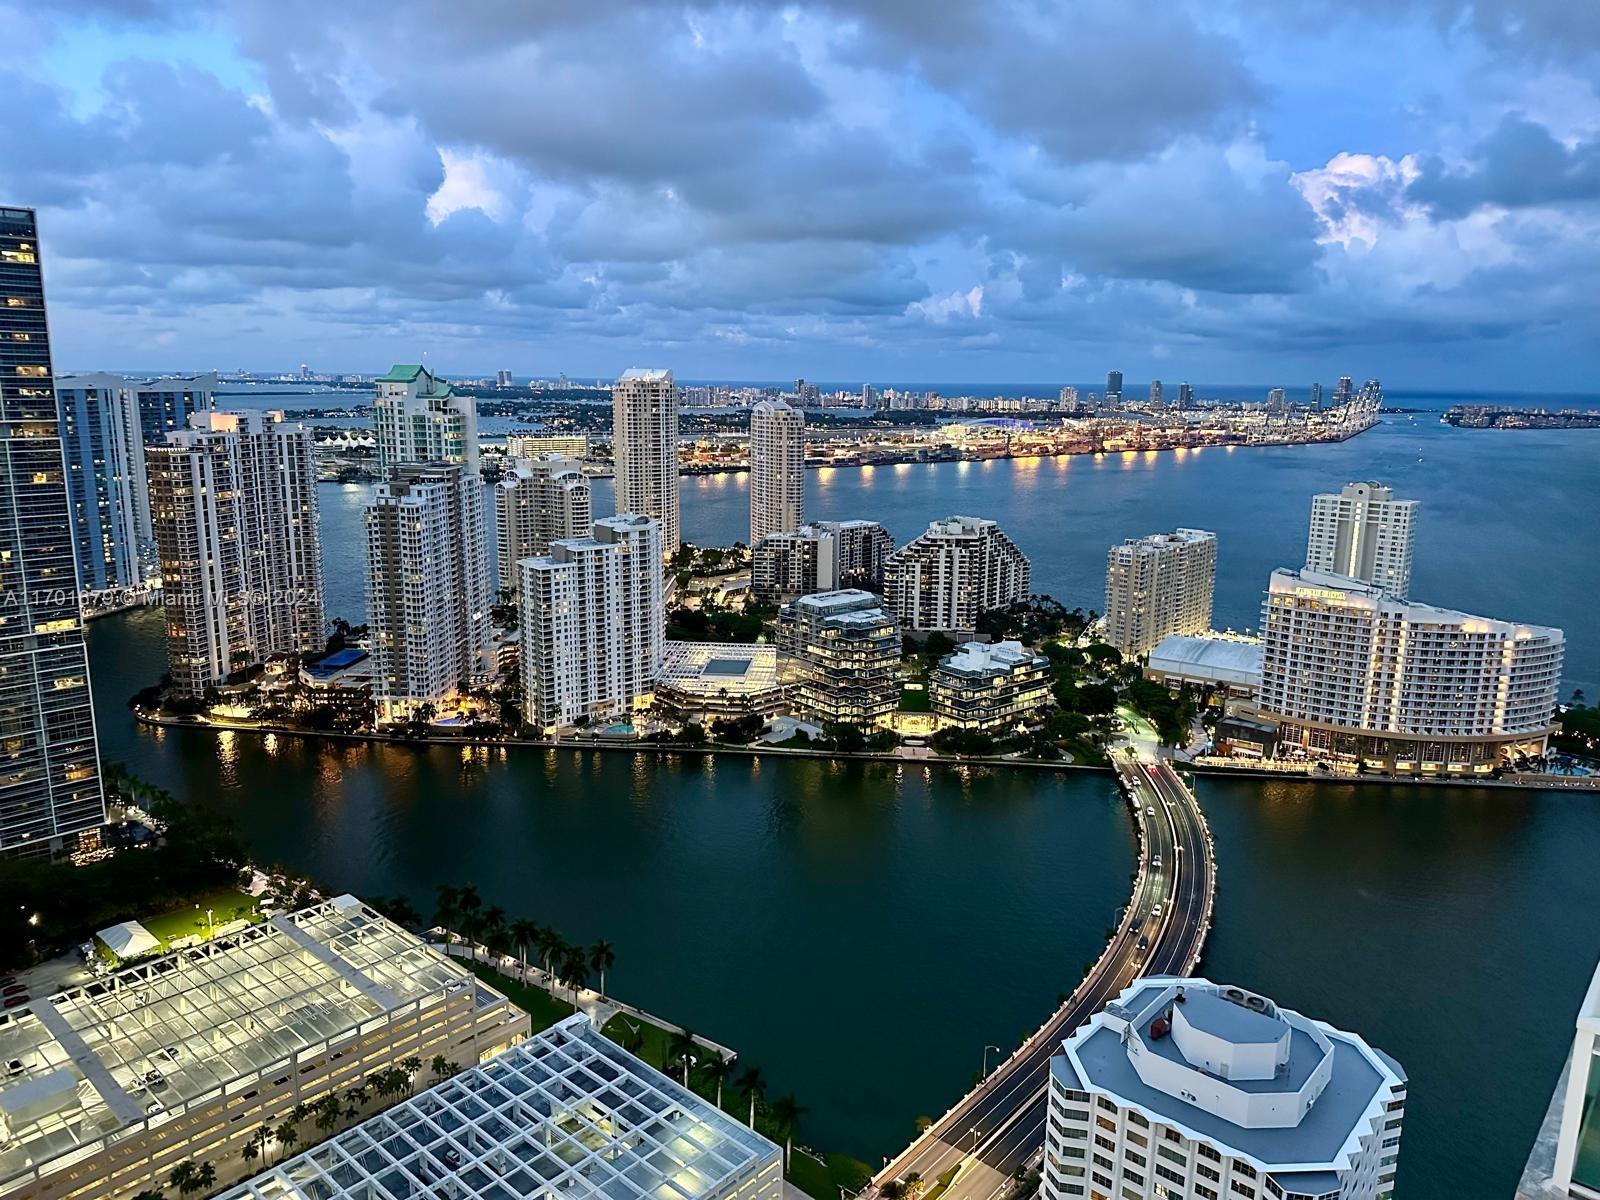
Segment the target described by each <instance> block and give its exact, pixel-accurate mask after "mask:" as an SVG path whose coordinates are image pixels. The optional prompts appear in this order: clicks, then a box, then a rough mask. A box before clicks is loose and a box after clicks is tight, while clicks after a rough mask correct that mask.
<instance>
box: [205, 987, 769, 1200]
mask: <svg viewBox="0 0 1600 1200" xmlns="http://www.w3.org/2000/svg"><path fill="white" fill-rule="evenodd" d="M703 1053H707V1054H711V1053H715V1052H713V1051H704V1052H703ZM413 1179H414V1180H416V1181H417V1182H416V1183H415V1184H412V1183H409V1182H408V1181H409V1180H413ZM396 1191H402V1192H403V1194H405V1195H410V1196H417V1197H423V1196H428V1197H441V1198H442V1197H450V1198H452V1200H507V1198H508V1197H511V1196H514V1195H515V1196H537V1197H550V1196H570V1197H572V1198H573V1200H594V1198H597V1197H614V1198H615V1200H625V1198H627V1197H644V1196H655V1197H662V1198H665V1197H668V1196H671V1197H673V1198H674V1200H781V1197H782V1195H783V1192H784V1183H783V1151H782V1150H781V1149H780V1148H779V1147H778V1146H777V1145H775V1144H774V1143H772V1142H770V1141H768V1140H767V1139H766V1138H764V1137H762V1136H761V1135H760V1134H759V1133H756V1132H754V1131H753V1130H750V1129H746V1128H745V1127H744V1126H743V1125H742V1124H740V1123H739V1121H737V1120H736V1119H734V1118H733V1117H730V1116H729V1115H728V1114H727V1113H725V1112H723V1111H722V1110H721V1109H720V1108H718V1107H717V1106H716V1105H715V1104H712V1103H711V1102H710V1101H709V1100H704V1099H702V1098H701V1097H700V1096H698V1095H696V1094H695V1093H693V1092H691V1091H690V1090H689V1089H687V1088H685V1087H682V1086H680V1085H679V1084H678V1082H677V1081H676V1080H673V1079H669V1078H667V1076H665V1075H663V1074H662V1073H661V1072H660V1071H657V1070H656V1069H655V1068H653V1067H651V1066H649V1065H647V1064H646V1063H645V1062H644V1061H642V1060H641V1059H638V1058H636V1057H634V1056H633V1055H632V1054H629V1053H628V1052H627V1051H626V1050H624V1049H622V1047H620V1046H618V1045H617V1044H616V1043H615V1042H613V1041H611V1039H609V1038H608V1037H606V1036H605V1035H604V1034H602V1033H601V1032H600V1031H599V1030H598V1029H596V1028H595V1027H594V1026H593V1024H592V1023H591V1022H590V1020H589V1018H588V1017H586V1016H584V1015H583V1014H582V1013H579V1014H578V1015H576V1016H572V1017H568V1018H567V1019H566V1020H564V1021H562V1022H560V1023H559V1024H557V1025H554V1026H552V1027H551V1028H549V1029H545V1030H543V1031H541V1032H539V1033H536V1034H534V1035H533V1036H532V1037H531V1038H529V1039H528V1040H527V1041H525V1042H522V1043H521V1044H519V1045H517V1046H514V1047H513V1048H512V1049H510V1050H507V1051H506V1052H505V1053H503V1054H501V1055H500V1056H499V1057H497V1058H494V1059H492V1060H490V1061H488V1062H485V1063H483V1064H482V1065H481V1066H478V1067H475V1068H473V1069H472V1070H469V1071H465V1072H463V1073H461V1074H460V1075H457V1076H456V1077H455V1078H454V1079H451V1080H449V1081H448V1082H440V1083H436V1084H435V1085H434V1086H433V1087H431V1088H428V1089H427V1090H425V1091H423V1092H421V1093H419V1094H417V1095H415V1096H408V1097H407V1098H406V1099H404V1100H402V1101H401V1102H400V1103H398V1104H396V1105H395V1106H394V1107H393V1108H391V1109H389V1110H387V1111H386V1112H381V1113H379V1114H377V1115H376V1116H373V1117H369V1118H368V1119H367V1120H365V1121H363V1122H361V1123H360V1124H359V1125H356V1126H354V1127H352V1128H350V1129H346V1130H345V1131H344V1132H342V1133H339V1134H336V1135H335V1136H334V1137H333V1138H332V1139H331V1141H330V1142H329V1143H328V1144H327V1145H325V1146H318V1147H315V1148H313V1149H310V1150H306V1151H305V1152H304V1153H302V1154H299V1155H295V1156H294V1157H291V1158H286V1159H284V1160H283V1161H281V1162H279V1163H278V1164H277V1165H276V1166H274V1167H270V1168H268V1169H267V1170H266V1171H264V1172H263V1173H262V1174H261V1175H260V1176H259V1177H258V1178H256V1179H252V1180H250V1181H248V1182H246V1183H243V1184H241V1185H240V1186H239V1187H237V1188H235V1189H234V1190H232V1191H229V1192H225V1193H223V1195H222V1197H221V1200H290V1198H309V1197H313V1196H314V1197H316V1198H317V1200H374V1198H375V1197H377V1196H380V1195H385V1194H389V1195H392V1194H394V1193H395V1192H396Z"/></svg>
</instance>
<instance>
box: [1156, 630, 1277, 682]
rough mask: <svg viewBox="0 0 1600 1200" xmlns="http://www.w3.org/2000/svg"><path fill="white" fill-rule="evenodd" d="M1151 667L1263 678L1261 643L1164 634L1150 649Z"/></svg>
mask: <svg viewBox="0 0 1600 1200" xmlns="http://www.w3.org/2000/svg"><path fill="white" fill-rule="evenodd" d="M1149 665H1150V669H1151V670H1161V671H1167V672H1176V673H1179V674H1181V673H1182V672H1183V671H1184V669H1185V668H1188V669H1191V670H1196V671H1202V672H1204V673H1205V674H1207V675H1210V676H1213V677H1217V678H1223V679H1226V678H1239V679H1252V680H1254V681H1256V682H1257V683H1259V682H1260V681H1261V643H1260V642H1259V641H1255V640H1245V639H1243V638H1220V637H1186V636H1184V635H1183V634H1173V635H1172V636H1170V637H1164V638H1162V639H1161V641H1160V642H1159V643H1158V644H1157V645H1156V648H1155V649H1154V650H1152V651H1150V662H1149Z"/></svg>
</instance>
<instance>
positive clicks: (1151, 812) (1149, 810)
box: [1144, 804, 1156, 817]
mask: <svg viewBox="0 0 1600 1200" xmlns="http://www.w3.org/2000/svg"><path fill="white" fill-rule="evenodd" d="M1144 811H1145V815H1146V816H1150V817H1153V816H1155V815H1156V806H1155V805H1154V804H1146V805H1145V806H1144Z"/></svg>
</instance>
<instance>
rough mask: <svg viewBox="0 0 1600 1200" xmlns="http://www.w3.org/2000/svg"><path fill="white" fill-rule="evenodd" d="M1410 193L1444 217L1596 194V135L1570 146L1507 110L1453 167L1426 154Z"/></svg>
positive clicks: (1599, 148)
mask: <svg viewBox="0 0 1600 1200" xmlns="http://www.w3.org/2000/svg"><path fill="white" fill-rule="evenodd" d="M1410 195H1411V196H1412V197H1413V198H1414V199H1416V200H1418V201H1420V202H1422V203H1423V204H1426V205H1428V206H1429V207H1430V208H1431V209H1432V210H1433V211H1434V212H1436V213H1438V214H1440V215H1441V216H1445V217H1459V216H1464V215H1465V214H1467V213H1469V212H1472V211H1473V210H1475V209H1478V208H1481V207H1483V206H1485V205H1498V206H1500V207H1503V208H1524V207H1529V206H1533V205H1545V204H1564V203H1569V202H1572V201H1592V200H1597V199H1600V140H1595V141H1589V142H1580V143H1579V144H1578V145H1576V146H1574V147H1572V148H1571V149H1568V148H1567V147H1566V146H1564V145H1562V144H1561V143H1560V142H1558V141H1557V140H1556V139H1555V138H1554V137H1552V136H1551V134H1550V131H1549V130H1548V129H1546V128H1545V127H1544V126H1543V125H1539V124H1537V123H1535V122H1533V121H1529V120H1528V119H1526V118H1525V117H1522V116H1520V115H1515V114H1513V115H1509V116H1507V117H1506V118H1505V119H1504V120H1502V121H1501V123H1500V125H1499V127H1498V128H1497V129H1495V131H1494V132H1493V133H1491V134H1490V135H1489V136H1488V137H1487V138H1485V139H1484V140H1483V141H1482V142H1480V143H1479V144H1478V146H1477V148H1476V149H1475V150H1474V152H1473V154H1472V157H1471V161H1470V162H1468V163H1467V164H1466V165H1464V166H1459V167H1452V166H1450V165H1448V164H1446V163H1445V162H1444V161H1443V160H1441V159H1440V158H1438V157H1437V156H1432V155H1430V156H1429V157H1427V158H1425V159H1424V160H1423V161H1422V164H1421V174H1420V175H1419V176H1418V177H1417V179H1416V180H1415V181H1414V182H1413V183H1412V184H1411V187H1410Z"/></svg>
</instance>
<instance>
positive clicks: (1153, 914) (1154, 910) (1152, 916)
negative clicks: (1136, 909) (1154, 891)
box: [1150, 904, 1161, 921]
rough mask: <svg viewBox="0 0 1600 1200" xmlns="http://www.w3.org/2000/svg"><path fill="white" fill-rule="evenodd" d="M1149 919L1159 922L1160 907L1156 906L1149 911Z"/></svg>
mask: <svg viewBox="0 0 1600 1200" xmlns="http://www.w3.org/2000/svg"><path fill="white" fill-rule="evenodd" d="M1150 919H1151V920H1153V921H1159V920H1161V905H1159V904H1158V905H1156V906H1155V907H1154V908H1152V909H1151V910H1150Z"/></svg>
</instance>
